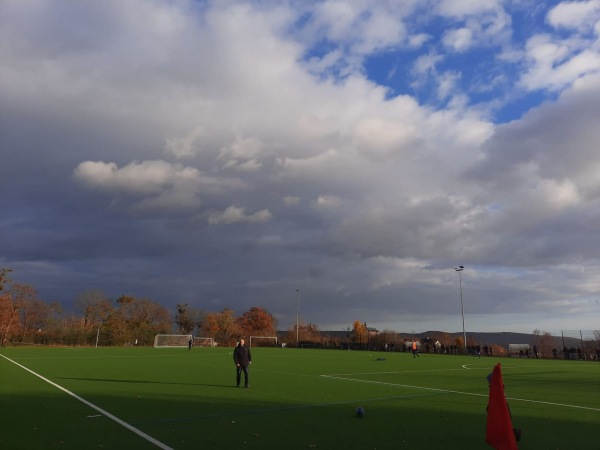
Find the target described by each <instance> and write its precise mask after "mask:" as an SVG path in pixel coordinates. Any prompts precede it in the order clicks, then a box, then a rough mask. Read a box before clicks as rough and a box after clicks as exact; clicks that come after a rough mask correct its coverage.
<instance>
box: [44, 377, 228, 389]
mask: <svg viewBox="0 0 600 450" xmlns="http://www.w3.org/2000/svg"><path fill="white" fill-rule="evenodd" d="M55 379H56V380H77V381H103V382H105V383H145V384H173V385H182V386H210V387H222V388H235V387H236V386H235V385H231V384H208V383H173V382H167V381H149V380H116V379H111V378H76V377H56V378H55Z"/></svg>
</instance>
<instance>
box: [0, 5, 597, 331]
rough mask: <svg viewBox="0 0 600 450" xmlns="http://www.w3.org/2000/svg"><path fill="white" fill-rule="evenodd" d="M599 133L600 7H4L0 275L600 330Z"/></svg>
mask: <svg viewBox="0 0 600 450" xmlns="http://www.w3.org/2000/svg"><path fill="white" fill-rule="evenodd" d="M599 142H600V0H588V1H569V2H559V1H545V2H539V1H534V0H401V1H399V0H352V1H350V0H348V1H341V0H323V1H312V0H305V1H291V0H290V1H286V0H278V1H271V0H253V1H248V0H239V1H238V0H214V1H213V0H207V1H186V0H180V1H167V0H144V1H142V0H138V1H121V0H104V1H102V2H91V1H90V2H82V1H80V0H61V1H59V2H57V1H50V0H31V1H25V2H24V1H22V0H0V153H1V157H2V164H1V165H0V174H1V176H0V236H1V239H0V242H1V243H0V245H1V248H0V267H7V268H11V269H12V270H13V272H12V274H11V277H12V279H13V280H14V281H17V282H19V283H26V284H30V285H32V286H33V287H35V288H36V290H37V292H38V295H39V297H40V298H41V299H43V300H46V301H60V302H61V303H62V304H63V306H65V308H67V309H68V308H70V307H72V305H73V303H74V301H75V300H76V299H77V298H78V296H80V295H82V293H85V292H89V291H95V290H101V291H103V292H105V293H106V294H107V295H108V296H109V297H110V298H113V299H116V298H117V297H119V296H120V295H132V296H136V297H141V298H149V299H152V300H154V301H157V302H159V303H161V304H162V305H164V306H165V307H167V309H169V310H170V311H171V312H173V313H174V311H175V305H176V304H178V303H187V304H188V305H189V306H190V307H192V308H198V309H202V310H205V311H211V312H213V311H221V310H223V309H225V308H231V309H233V310H234V311H236V314H238V315H241V314H243V313H244V312H245V311H247V310H248V309H249V308H250V307H252V306H260V307H263V308H265V309H267V310H268V311H269V312H271V313H272V314H274V315H275V317H276V318H277V319H278V323H279V329H282V330H285V329H289V328H291V327H292V326H293V325H294V324H295V320H296V317H297V316H298V317H299V320H300V321H301V322H302V323H314V324H317V325H318V326H319V328H320V329H321V330H345V329H347V328H348V327H351V326H352V324H353V323H354V321H356V320H359V321H361V322H365V323H366V324H367V326H369V327H374V328H377V329H379V330H394V331H398V332H424V331H432V330H439V331H446V332H459V331H462V309H464V320H465V329H466V331H467V334H468V333H469V331H487V332H494V331H509V332H525V333H531V332H533V330H534V329H538V330H541V331H548V332H551V333H558V334H559V333H560V332H561V330H598V329H600V251H599V250H600V227H599V224H600V151H599V150H600V147H599ZM459 265H463V266H464V270H463V271H462V272H457V271H456V270H455V268H456V267H458V266H459Z"/></svg>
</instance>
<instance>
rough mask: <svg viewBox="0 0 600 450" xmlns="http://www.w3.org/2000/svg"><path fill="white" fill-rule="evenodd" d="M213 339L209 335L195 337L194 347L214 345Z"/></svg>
mask: <svg viewBox="0 0 600 450" xmlns="http://www.w3.org/2000/svg"><path fill="white" fill-rule="evenodd" d="M216 346H217V344H215V340H214V339H213V338H210V337H195V338H194V347H216Z"/></svg>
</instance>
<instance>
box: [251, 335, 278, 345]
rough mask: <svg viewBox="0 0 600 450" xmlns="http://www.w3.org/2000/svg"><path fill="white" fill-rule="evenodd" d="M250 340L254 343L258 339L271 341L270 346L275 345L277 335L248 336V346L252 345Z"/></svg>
mask: <svg viewBox="0 0 600 450" xmlns="http://www.w3.org/2000/svg"><path fill="white" fill-rule="evenodd" d="M252 340H254V344H256V343H257V341H260V342H265V341H271V342H272V346H273V347H277V336H250V347H252V345H253V344H252ZM267 345H268V344H267Z"/></svg>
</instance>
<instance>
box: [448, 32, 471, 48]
mask: <svg viewBox="0 0 600 450" xmlns="http://www.w3.org/2000/svg"><path fill="white" fill-rule="evenodd" d="M443 43H444V45H445V46H446V47H449V48H451V49H452V50H454V51H456V52H464V51H466V50H468V49H469V48H471V46H472V45H473V32H472V31H471V30H469V29H468V28H458V29H455V30H449V31H447V32H446V33H445V34H444V38H443Z"/></svg>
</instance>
